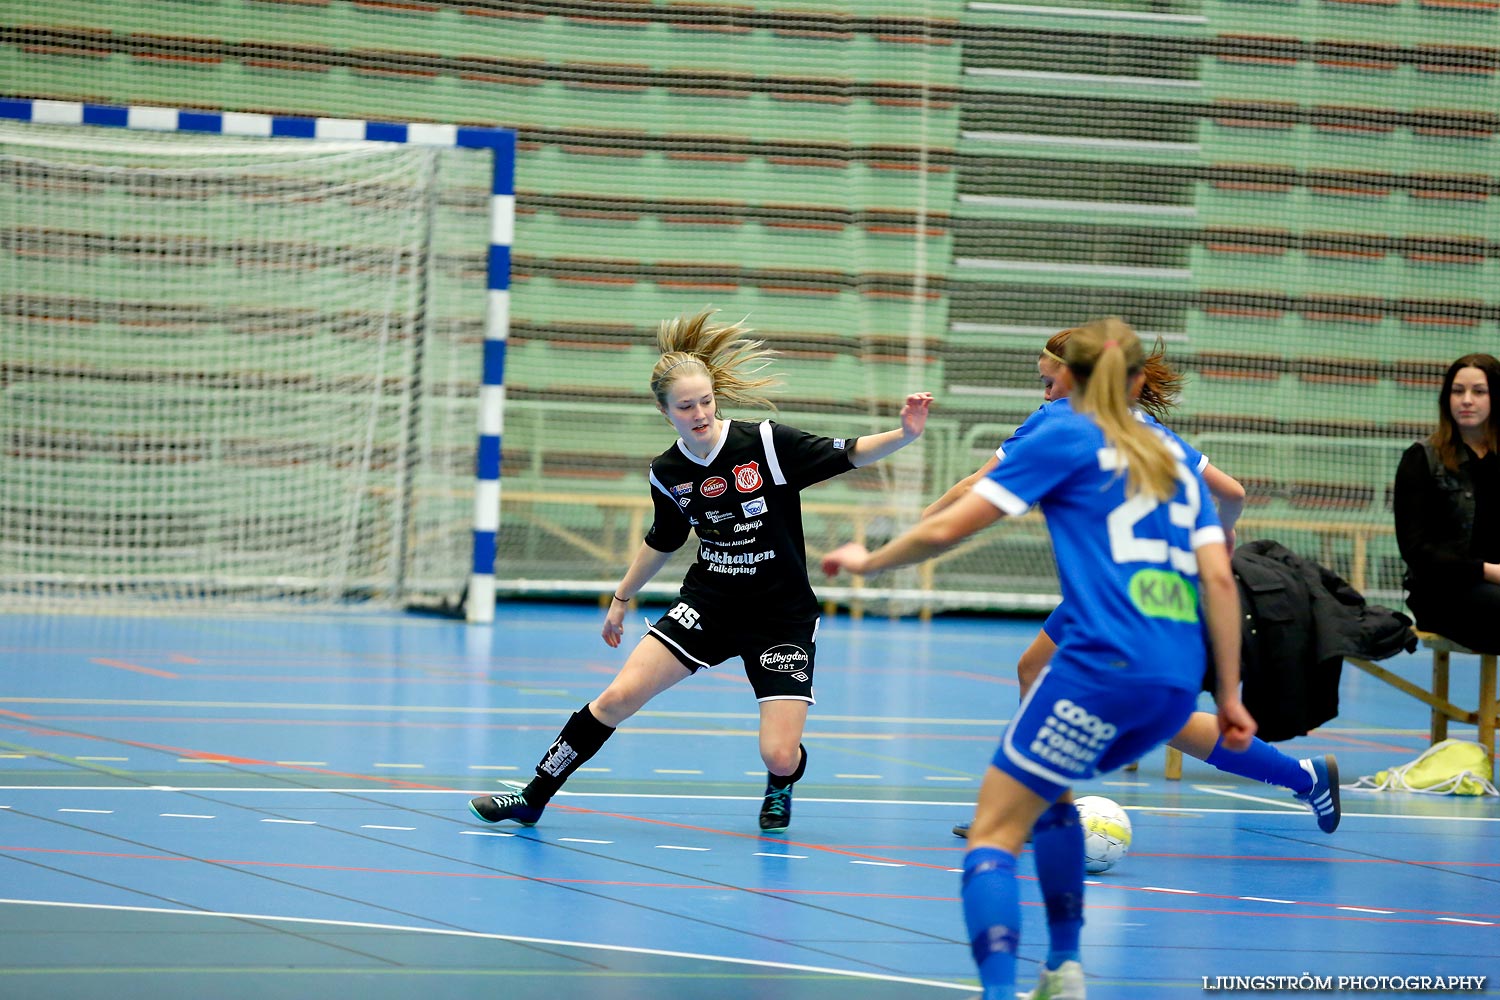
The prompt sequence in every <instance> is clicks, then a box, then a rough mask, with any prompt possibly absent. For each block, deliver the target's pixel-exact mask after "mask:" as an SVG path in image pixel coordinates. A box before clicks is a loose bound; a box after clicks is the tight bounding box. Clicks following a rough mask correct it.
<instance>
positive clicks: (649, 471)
mask: <svg viewBox="0 0 1500 1000" xmlns="http://www.w3.org/2000/svg"><path fill="white" fill-rule="evenodd" d="M646 478H647V479H650V480H651V485H652V486H655V487H656V488H657V489H659V490H661V491H662V493H664V494H666V496H667V497H668V498H669V499H671V500H672V502H673V503H676V502H677V501H676V499H675V498H674V497H672V494H671V492H670V491H669V490H668V489H667V488H666V487H665V486H663V485H662V484H661V480H660V479H657V478H656V470H655V469H652V468H649V467H648V468H647V470H646Z"/></svg>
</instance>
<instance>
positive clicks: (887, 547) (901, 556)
mask: <svg viewBox="0 0 1500 1000" xmlns="http://www.w3.org/2000/svg"><path fill="white" fill-rule="evenodd" d="M1003 516H1004V514H1002V513H1001V511H1000V508H998V507H996V506H995V505H994V504H992V503H990V502H989V501H988V500H986V499H984V498H983V497H981V496H977V495H975V494H974V493H966V494H965V495H963V496H962V497H960V498H959V499H958V500H957V501H956V502H955V503H953V504H952V505H951V506H950V507H948V509H947V510H944V511H941V512H939V513H937V514H934V515H933V516H932V517H928V518H923V519H922V520H920V521H918V522H917V523H916V524H914V525H912V526H911V527H910V528H907V529H906V531H905V532H904V533H903V534H902V535H901V536H900V537H899V538H894V539H892V540H891V541H889V542H886V543H885V544H884V545H882V546H881V547H880V548H878V549H876V550H875V551H874V552H867V551H866V550H865V547H864V546H863V545H858V544H856V543H854V542H850V543H849V544H847V545H840V546H839V547H838V548H836V549H834V550H833V551H832V552H830V553H828V554H827V555H825V556H824V557H823V572H824V573H827V574H828V575H829V576H837V575H838V572H839V570H841V569H843V570H848V571H849V572H850V573H855V574H859V573H878V572H880V571H881V570H884V569H895V568H896V567H898V566H910V565H911V564H912V563H919V562H922V561H923V560H926V559H931V558H932V557H933V556H935V555H938V554H939V553H942V552H946V551H947V550H948V549H951V548H952V547H953V546H955V545H957V544H958V543H959V542H961V541H963V540H964V539H965V538H968V537H969V536H970V535H972V534H974V533H975V532H976V531H979V530H980V529H981V528H984V527H987V526H989V525H991V524H994V523H995V522H996V521H998V520H999V519H1000V518H1001V517H1003Z"/></svg>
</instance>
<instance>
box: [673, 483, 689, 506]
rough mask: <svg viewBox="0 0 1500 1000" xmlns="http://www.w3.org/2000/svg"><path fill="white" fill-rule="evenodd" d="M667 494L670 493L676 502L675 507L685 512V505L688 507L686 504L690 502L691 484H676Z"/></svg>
mask: <svg viewBox="0 0 1500 1000" xmlns="http://www.w3.org/2000/svg"><path fill="white" fill-rule="evenodd" d="M668 492H669V493H671V494H672V496H673V497H675V498H676V500H677V506H679V507H681V508H683V509H684V510H686V509H687V505H688V503H689V502H690V500H691V498H692V493H693V484H692V483H678V484H677V485H676V486H674V487H672V488H671V489H670V490H668Z"/></svg>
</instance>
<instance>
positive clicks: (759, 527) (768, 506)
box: [646, 420, 857, 621]
mask: <svg viewBox="0 0 1500 1000" xmlns="http://www.w3.org/2000/svg"><path fill="white" fill-rule="evenodd" d="M856 440H857V439H856V438H847V439H843V438H840V439H834V438H825V437H817V436H816V435H812V434H807V433H805V432H803V431H799V430H797V429H796V428H794V427H787V426H784V425H782V424H778V423H776V422H775V421H772V420H763V421H761V422H759V423H745V422H743V421H736V420H726V421H724V430H723V434H722V435H721V436H720V438H719V442H718V444H717V445H715V447H714V450H713V451H712V452H710V453H709V456H708V458H706V459H702V458H699V457H698V456H696V455H694V454H693V453H692V452H690V451H688V450H687V448H686V447H684V446H683V444H682V441H681V439H679V440H678V441H677V442H675V443H674V444H673V445H672V447H670V448H668V449H667V450H666V451H664V452H662V453H661V454H660V455H658V456H657V457H656V458H654V459H652V460H651V496H652V499H653V500H655V501H656V519H655V521H654V523H653V524H652V525H651V530H650V531H648V532H647V533H646V544H647V545H649V546H651V547H652V548H653V549H656V550H657V551H659V552H673V551H676V550H677V549H678V548H680V547H681V546H682V544H683V542H685V541H687V536H688V529H689V528H692V529H694V530H696V531H697V532H698V541H699V545H698V558H697V559H696V560H694V562H693V565H692V568H691V569H689V570H688V573H687V577H686V578H685V579H684V580H683V583H682V592H683V595H684V596H685V597H687V598H689V599H691V600H692V602H693V603H694V604H695V605H697V604H701V605H703V606H705V607H713V608H717V609H720V610H724V611H729V612H734V613H740V614H745V615H754V616H756V617H758V618H763V619H768V620H769V619H780V620H783V621H809V620H811V619H813V618H816V617H817V616H818V599H817V597H816V596H814V594H813V590H812V585H811V584H810V583H809V582H808V579H807V549H806V545H805V543H804V542H803V538H802V504H801V499H800V497H799V495H798V494H799V491H801V490H803V489H805V488H806V487H808V486H811V485H813V484H814V483H821V482H822V481H823V480H825V479H832V478H833V477H834V476H837V475H838V474H839V473H842V472H848V471H849V470H850V469H852V468H854V466H853V465H852V464H850V462H849V449H851V448H853V447H854V442H855V441H856Z"/></svg>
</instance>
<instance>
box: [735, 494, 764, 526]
mask: <svg viewBox="0 0 1500 1000" xmlns="http://www.w3.org/2000/svg"><path fill="white" fill-rule="evenodd" d="M740 510H742V511H744V512H745V516H746V517H759V516H760V515H762V514H764V513H765V512H766V498H765V497H756V498H755V499H754V500H746V501H745V502H744V503H742V504H740ZM735 527H736V528H738V527H739V525H735Z"/></svg>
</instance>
